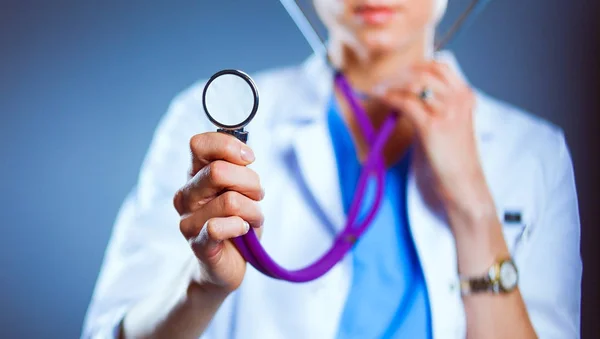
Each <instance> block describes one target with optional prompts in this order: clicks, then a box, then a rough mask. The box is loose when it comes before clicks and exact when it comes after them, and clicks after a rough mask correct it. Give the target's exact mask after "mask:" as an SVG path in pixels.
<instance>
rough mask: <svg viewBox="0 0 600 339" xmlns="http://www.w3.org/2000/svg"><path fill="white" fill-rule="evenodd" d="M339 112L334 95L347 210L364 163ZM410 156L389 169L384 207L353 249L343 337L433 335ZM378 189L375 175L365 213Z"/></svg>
mask: <svg viewBox="0 0 600 339" xmlns="http://www.w3.org/2000/svg"><path fill="white" fill-rule="evenodd" d="M339 112H340V111H339V108H338V106H337V104H336V102H335V100H332V102H331V105H330V109H329V112H328V117H327V118H328V125H329V131H330V134H331V138H332V141H333V146H334V150H335V156H336V160H337V164H338V175H339V182H340V187H341V192H342V199H343V203H344V209H345V211H346V213H347V212H348V209H349V208H350V204H351V202H352V199H353V196H354V191H355V189H356V184H357V182H358V177H359V175H360V171H361V165H360V163H359V162H358V160H357V156H356V151H355V148H354V143H353V141H352V138H351V136H350V134H349V132H348V130H347V127H346V125H345V123H344V121H343V119H342V117H341V115H340V113H339ZM409 160H410V156H405V157H404V159H402V160H401V161H399V162H398V163H397V164H395V165H394V166H393V167H391V168H389V169H388V170H387V174H386V185H385V198H384V200H383V202H382V205H381V207H380V210H379V212H378V213H377V216H376V217H375V219H374V222H373V224H371V225H370V226H369V228H368V229H367V231H366V232H365V233H364V234H363V236H362V237H361V238H360V239H359V241H358V242H357V243H356V244H355V246H354V248H353V250H352V256H353V277H352V285H351V288H350V292H349V295H348V298H347V302H346V305H345V308H344V311H343V314H342V318H341V322H340V325H339V330H338V338H340V339H342V338H343V339H346V338H411V339H419V338H431V319H430V311H429V300H428V297H427V287H426V285H425V280H424V278H423V271H422V269H421V265H420V262H419V259H418V257H417V254H416V249H415V245H414V243H413V239H412V236H411V234H410V230H409V228H408V218H407V215H406V177H407V172H408V167H409ZM374 191H375V181H374V180H370V182H369V186H368V189H367V194H366V195H365V198H364V199H363V204H362V206H361V207H362V213H361V216H363V217H364V216H365V215H366V212H368V210H369V209H370V207H371V204H372V201H373V197H374ZM361 220H362V218H361Z"/></svg>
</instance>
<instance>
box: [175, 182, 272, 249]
mask: <svg viewBox="0 0 600 339" xmlns="http://www.w3.org/2000/svg"><path fill="white" fill-rule="evenodd" d="M234 216H235V217H238V218H241V219H242V220H245V221H247V222H248V224H249V225H250V226H251V227H260V226H262V224H263V222H264V217H263V214H262V212H261V211H260V207H259V205H258V203H257V202H256V201H254V200H252V199H250V198H248V197H246V196H244V195H242V194H240V193H238V192H234V191H228V192H225V193H223V194H221V195H219V196H218V197H217V198H215V199H213V200H211V201H210V202H208V203H207V204H206V205H204V206H203V207H202V208H201V209H199V210H197V211H196V212H195V213H193V214H190V215H187V216H185V217H184V218H182V220H181V222H180V224H179V227H180V231H181V233H182V234H183V235H184V236H185V237H186V239H192V238H194V237H197V236H198V235H199V234H200V233H201V231H202V229H203V227H204V226H205V224H206V223H207V221H208V220H210V219H213V218H227V217H234Z"/></svg>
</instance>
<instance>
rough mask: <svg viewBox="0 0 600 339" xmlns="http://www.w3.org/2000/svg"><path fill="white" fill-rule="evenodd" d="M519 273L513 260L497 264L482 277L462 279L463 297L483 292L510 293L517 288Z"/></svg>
mask: <svg viewBox="0 0 600 339" xmlns="http://www.w3.org/2000/svg"><path fill="white" fill-rule="evenodd" d="M518 282H519V271H518V270H517V266H516V265H515V263H514V261H513V260H512V259H511V258H507V259H501V260H498V261H497V262H495V263H494V264H493V265H492V266H491V267H490V269H489V270H488V272H487V274H486V275H485V276H482V277H463V276H461V277H460V291H461V294H462V295H470V294H476V293H482V292H491V293H493V294H500V293H508V292H510V291H512V290H514V289H515V288H516V287H517V284H518Z"/></svg>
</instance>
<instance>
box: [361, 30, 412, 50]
mask: <svg viewBox="0 0 600 339" xmlns="http://www.w3.org/2000/svg"><path fill="white" fill-rule="evenodd" d="M398 35H399V34H397V33H396V34H394V33H392V32H387V31H383V32H364V33H361V34H359V35H358V36H357V40H358V43H359V44H360V46H361V48H362V49H363V50H364V52H366V53H367V54H370V55H373V54H386V53H393V52H395V51H397V50H398V49H399V48H400V47H401V46H402V45H403V44H404V43H406V42H403V41H402V40H401V39H398Z"/></svg>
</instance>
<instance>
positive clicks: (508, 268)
mask: <svg viewBox="0 0 600 339" xmlns="http://www.w3.org/2000/svg"><path fill="white" fill-rule="evenodd" d="M518 279H519V276H518V273H517V268H516V267H515V265H514V264H513V263H512V262H510V261H506V262H504V263H502V265H501V266H500V284H501V285H502V288H503V289H504V290H507V291H510V290H512V289H513V288H515V286H516V285H517V280H518Z"/></svg>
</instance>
